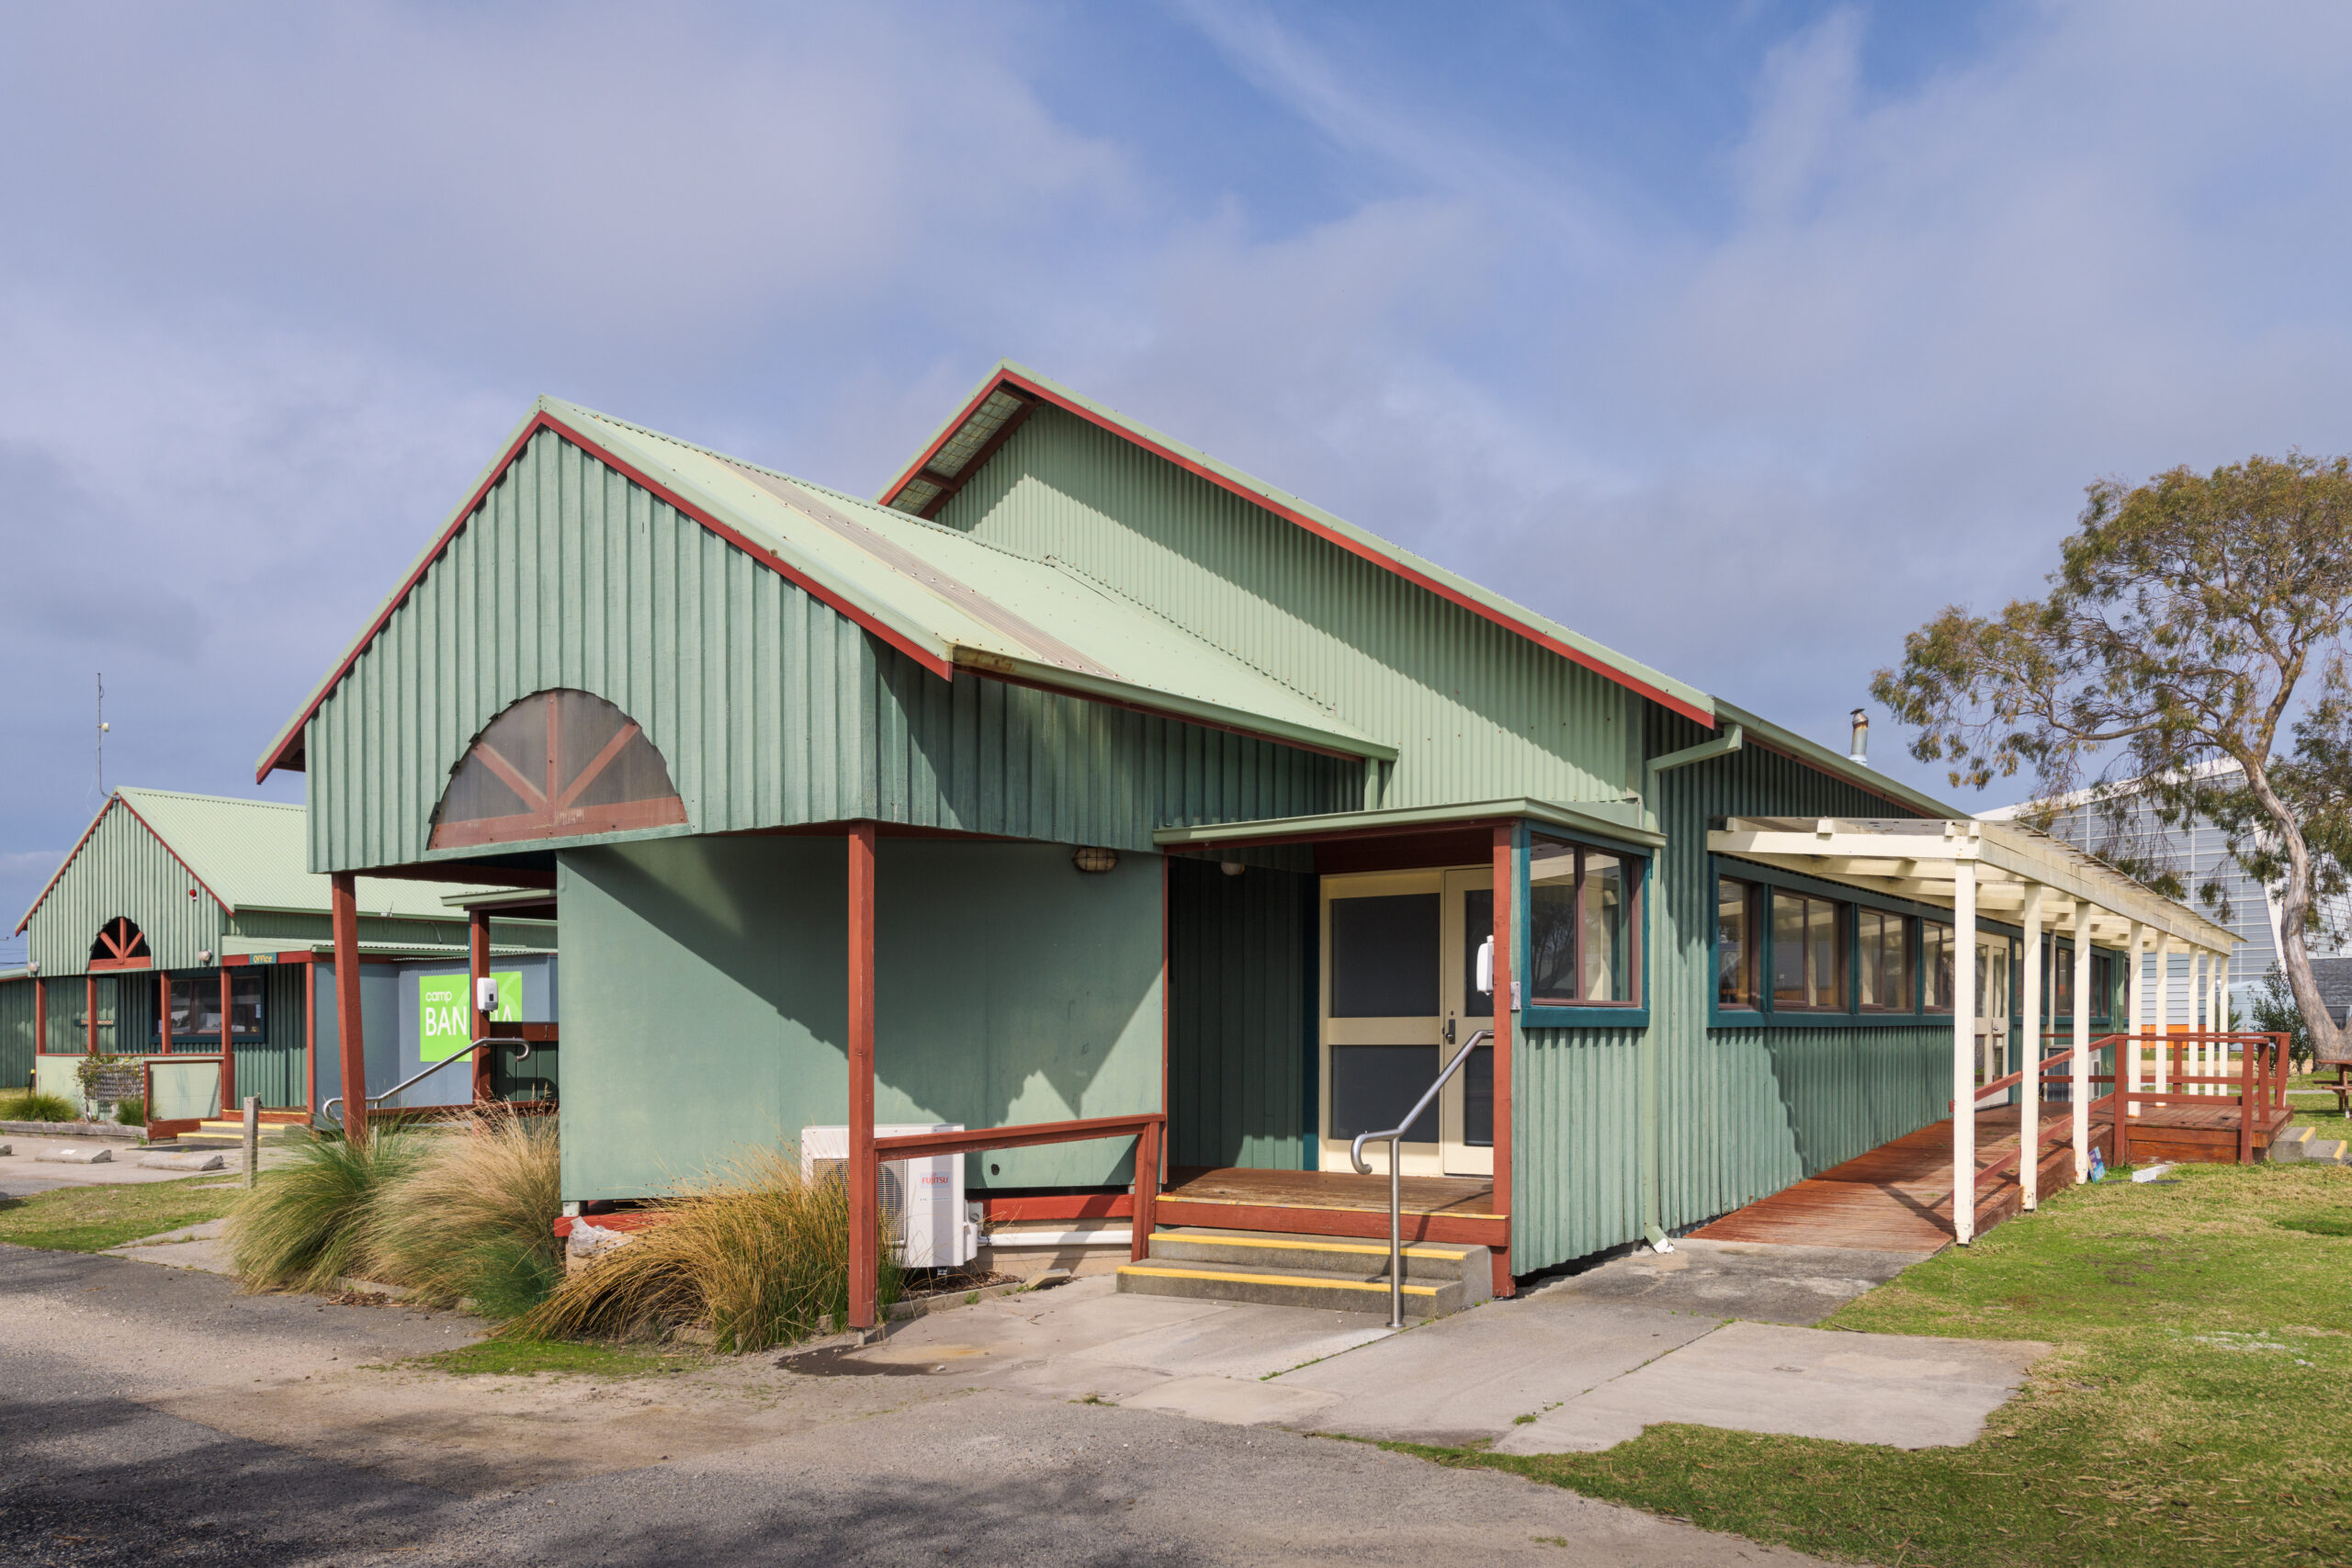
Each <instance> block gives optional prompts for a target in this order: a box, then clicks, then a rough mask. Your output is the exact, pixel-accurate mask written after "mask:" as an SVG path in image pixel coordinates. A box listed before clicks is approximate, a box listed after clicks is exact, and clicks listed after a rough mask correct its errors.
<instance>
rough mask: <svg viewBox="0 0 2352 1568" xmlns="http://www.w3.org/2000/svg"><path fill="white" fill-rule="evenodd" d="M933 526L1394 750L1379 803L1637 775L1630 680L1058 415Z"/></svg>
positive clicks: (1533, 790)
mask: <svg viewBox="0 0 2352 1568" xmlns="http://www.w3.org/2000/svg"><path fill="white" fill-rule="evenodd" d="M938 520H939V521H940V522H942V523H944V524H946V525H949V526H951V527H955V528H959V529H962V530H964V531H965V532H967V533H969V534H971V535H973V536H975V537H978V538H980V539H984V540H987V541H988V542H989V543H991V544H995V545H999V546H1001V547H1004V548H1007V549H1011V550H1014V551H1017V552H1018V553H1020V554H1022V555H1024V556H1027V557H1030V558H1042V557H1045V556H1048V555H1050V556H1052V557H1054V558H1057V559H1058V560H1060V561H1062V562H1064V563H1066V564H1068V565H1070V566H1073V567H1075V568H1077V569H1079V570H1081V571H1084V572H1086V573H1088V574H1089V575H1091V576H1092V577H1094V578H1096V579H1098V580H1099V581H1103V583H1105V584H1107V585H1108V586H1110V587H1112V588H1114V589H1115V590H1117V591H1118V592H1123V593H1125V594H1127V595H1128V596H1129V597H1131V598H1134V599H1136V600H1138V601H1140V602H1142V603H1143V604H1147V605H1149V606H1150V607H1151V608H1153V609H1155V610H1158V611H1159V613H1160V614H1162V615H1167V616H1168V617H1169V618H1170V619H1171V620H1173V621H1175V622H1176V623H1177V624H1178V625H1180V626H1185V627H1187V628H1188V629H1190V630H1192V631H1193V632H1195V633H1197V634H1198V635H1199V636H1201V637H1204V638H1206V639H1207V640H1208V641H1210V642H1213V643H1215V644H1216V645H1217V646H1218V647H1219V648H1222V649H1226V650H1227V651H1228V652H1231V653H1233V654H1235V655H1236V656H1237V657H1238V658H1240V659H1242V660H1246V661H1247V662H1249V663H1250V664H1251V665H1252V666H1254V667H1256V668H1257V669H1259V670H1261V671H1264V672H1265V673H1267V674H1268V675H1271V676H1272V677H1273V678H1274V679H1275V680H1278V681H1281V682H1283V683H1285V684H1287V685H1289V686H1291V687H1292V688H1294V689H1295V690H1297V691H1299V692H1302V693H1304V694H1306V695H1307V696H1308V697H1310V698H1312V699H1313V700H1315V701H1316V702H1318V703H1323V704H1326V705H1329V706H1330V707H1331V708H1332V709H1333V710H1334V711H1335V712H1337V713H1338V714H1339V716H1340V717H1341V718H1343V719H1345V720H1347V721H1348V722H1349V723H1351V724H1353V725H1355V726H1357V727H1358V728H1362V729H1363V730H1364V731H1366V732H1367V733H1369V734H1371V735H1374V736H1375V737H1377V738H1378V739H1383V740H1386V741H1389V742H1391V743H1393V744H1394V745H1396V746H1397V747H1398V748H1399V750H1400V751H1401V753H1402V754H1401V755H1400V757H1399V758H1398V760H1397V762H1396V764H1395V765H1394V768H1393V770H1392V772H1391V774H1390V776H1389V777H1388V779H1387V780H1386V782H1385V787H1384V790H1383V794H1382V797H1381V801H1380V804H1382V805H1384V806H1391V807H1408V806H1427V805H1436V804H1445V803H1450V802H1454V801H1464V800H1494V799H1498V798H1501V797H1504V796H1512V795H1532V796H1534V797H1536V798H1538V799H1545V800H1561V801H1576V800H1617V799H1622V798H1623V796H1624V795H1626V793H1627V792H1628V791H1631V790H1635V789H1638V788H1639V787H1640V782H1641V775H1640V762H1641V752H1640V744H1641V739H1642V738H1641V731H1640V726H1641V713H1642V710H1643V708H1644V707H1645V704H1644V703H1643V702H1642V700H1641V699H1639V698H1637V697H1635V696H1634V695H1633V694H1631V693H1629V692H1627V691H1626V690H1625V689H1624V688H1623V687H1622V686H1619V685H1617V684H1616V683H1615V682H1611V681H1609V680H1606V679H1604V678H1603V677H1601V676H1600V675H1598V674H1595V673H1594V672H1592V671H1589V670H1587V669H1585V668H1583V667H1582V666H1581V665H1577V664H1575V663H1572V662H1570V661H1569V660H1566V659H1563V658H1561V657H1560V656H1559V655H1557V654H1555V653H1550V652H1547V651H1545V650H1544V649H1540V648H1538V647H1536V646H1535V645H1534V644H1533V643H1532V642H1530V641H1528V640H1527V639H1526V638H1525V637H1522V636H1521V635H1520V634H1518V633H1516V632H1512V631H1508V630H1506V629H1504V628H1503V627H1501V626H1497V625H1495V624H1494V623H1493V622H1491V621H1488V620H1486V619H1484V618H1483V617H1481V616H1478V615H1474V614H1472V613H1471V612H1470V611H1468V610H1466V609H1464V608H1463V607H1461V606H1460V605H1457V604H1453V603H1452V602H1450V601H1448V600H1445V599H1442V598H1440V597H1439V596H1438V595H1436V594H1435V593H1432V592H1429V591H1428V590H1426V589H1423V588H1419V587H1416V586H1415V585H1413V584H1412V583H1409V582H1407V581H1404V580H1403V579H1402V578H1399V577H1397V575H1396V574H1395V573H1393V572H1390V571H1387V570H1384V569H1382V568H1379V567H1376V566H1374V565H1373V564H1372V563H1371V562H1369V561H1366V560H1364V559H1363V558H1360V557H1357V556H1354V555H1351V554H1350V553H1348V552H1347V551H1345V550H1342V549H1340V547H1338V546H1336V545H1332V544H1329V543H1327V542H1325V541H1324V540H1322V539H1320V538H1318V537H1317V536H1315V535H1312V534H1310V533H1308V532H1307V531H1306V529H1304V528H1302V527H1300V526H1298V525H1296V524H1294V523H1291V522H1289V521H1287V520H1285V519H1283V518H1280V517H1277V516H1275V515H1274V514H1273V513H1270V512H1267V511H1265V510H1264V509H1263V508H1261V507H1259V506H1255V505H1252V504H1251V503H1250V502H1246V501H1243V500H1242V499H1240V498H1239V497H1238V496H1236V495H1234V494H1232V493H1231V492H1230V491H1225V490H1221V489H1219V488H1218V487H1216V486H1215V485H1212V484H1210V483H1209V482H1208V481H1207V480H1205V479H1200V478H1198V477H1197V476H1195V475H1193V474H1190V473H1187V472H1185V471H1184V470H1183V469H1182V468H1177V467H1175V466H1174V465H1173V464H1171V463H1169V462H1167V461H1166V460H1164V459H1162V458H1159V457H1153V456H1152V455H1150V454H1149V453H1148V452H1145V451H1143V450H1142V449H1140V448H1138V447H1136V446H1134V445H1132V444H1131V443H1129V442H1127V441H1125V439H1123V438H1121V437H1119V436H1115V435H1113V434H1110V433H1109V432H1107V431H1104V430H1102V429H1099V428H1097V427H1096V426H1094V425H1092V424H1090V423H1086V422H1085V421H1083V420H1080V419H1079V418H1077V417H1076V416H1075V415H1072V414H1069V413H1066V412H1062V411H1061V410H1059V409H1054V408H1041V409H1039V410H1038V411H1037V412H1035V413H1034V414H1032V415H1031V416H1030V417H1029V419H1028V420H1027V421H1026V422H1025V423H1023V424H1022V426H1021V427H1020V429H1019V430H1018V431H1016V432H1015V433H1014V434H1013V435H1012V438H1011V439H1010V440H1008V441H1007V442H1006V443H1005V445H1004V446H1003V447H1002V448H1001V450H1000V451H999V452H998V453H997V454H996V456H994V457H991V458H990V459H989V464H988V466H987V468H984V469H983V470H982V471H981V472H980V473H979V474H978V476H976V477H975V478H974V479H973V480H972V482H971V483H970V484H968V485H967V486H966V487H965V488H964V489H963V490H962V491H958V492H957V493H956V497H955V498H954V499H953V500H952V501H950V502H948V503H947V505H946V506H945V507H944V508H943V509H942V510H941V512H940V514H939V518H938Z"/></svg>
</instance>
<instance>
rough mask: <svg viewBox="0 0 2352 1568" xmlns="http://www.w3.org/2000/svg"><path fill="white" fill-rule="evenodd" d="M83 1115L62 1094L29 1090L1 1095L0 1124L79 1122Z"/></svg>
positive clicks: (18, 1090) (19, 1090)
mask: <svg viewBox="0 0 2352 1568" xmlns="http://www.w3.org/2000/svg"><path fill="white" fill-rule="evenodd" d="M81 1119H82V1113H81V1112H80V1111H76V1110H74V1102H73V1101H72V1100H67V1099H66V1098H65V1097H64V1096H63V1095H60V1094H39V1093H36V1092H34V1091H33V1090H31V1089H17V1090H15V1091H13V1092H11V1093H7V1094H0V1122H79V1121H80V1120H81Z"/></svg>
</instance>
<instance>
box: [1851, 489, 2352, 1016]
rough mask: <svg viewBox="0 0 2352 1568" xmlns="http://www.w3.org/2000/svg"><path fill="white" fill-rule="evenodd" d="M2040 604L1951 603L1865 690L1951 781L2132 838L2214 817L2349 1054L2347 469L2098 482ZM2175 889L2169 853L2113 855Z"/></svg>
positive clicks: (2300, 997)
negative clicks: (2328, 972)
mask: <svg viewBox="0 0 2352 1568" xmlns="http://www.w3.org/2000/svg"><path fill="white" fill-rule="evenodd" d="M2087 496H2088V500H2087V502H2086V504H2085V506H2084V508H2083V512H2082V516H2081V518H2080V522H2079V526H2078V527H2077V528H2076V530H2075V533H2074V535H2073V536H2071V537H2069V538H2068V539H2067V540H2066V541H2065V542H2064V547H2063V553H2062V556H2061V558H2060V562H2059V566H2058V570H2056V571H2054V572H2052V574H2051V575H2050V577H2049V578H2048V579H2047V582H2048V585H2049V590H2050V592H2048V593H2047V594H2046V595H2045V596H2044V597H2042V598H2040V599H2031V600H2019V601H2017V602H2015V603H2013V604H2009V605H2007V607H2005V608H2004V609H2002V610H2001V611H2000V613H1999V614H1997V615H1989V616H1978V615H1972V614H1970V613H1969V612H1968V611H1967V610H1965V609H1962V608H1960V607H1958V606H1951V607H1947V608H1946V609H1945V610H1944V611H1943V612H1942V613H1941V614H1939V615H1937V616H1936V617H1935V618H1934V619H1933V620H1931V621H1930V622H1928V625H1927V626H1924V627H1922V628H1921V629H1919V630H1918V631H1916V632H1914V633H1912V634H1910V636H1908V637H1905V639H1904V659H1903V663H1902V666H1901V668H1899V669H1896V670H1882V671H1879V672H1878V676H1877V678H1876V679H1875V680H1874V681H1873V682H1871V691H1872V693H1873V694H1875V695H1876V696H1877V697H1878V699H1879V700H1880V701H1881V702H1883V703H1884V704H1885V705H1887V706H1888V707H1889V708H1890V709H1891V710H1893V712H1894V716H1896V717H1897V718H1899V719H1901V720H1903V721H1905V722H1906V723H1908V724H1911V725H1915V726H1917V728H1918V729H1919V735H1918V737H1917V739H1916V740H1915V741H1914V742H1913V743H1912V747H1911V750H1912V754H1913V755H1914V756H1916V757H1918V758H1920V759H1921V760H1922V761H1935V760H1941V761H1945V762H1947V763H1948V764H1949V766H1950V769H1951V782H1952V784H1953V785H1954V787H1956V788H1958V787H1966V788H1982V787H1984V786H1985V784H1989V783H1990V782H1991V781H1992V780H1994V779H1995V778H1997V777H2007V776H2009V775H2012V774H2016V773H2020V772H2030V773H2031V774H2032V775H2033V778H2034V785H2035V790H2036V793H2037V795H2038V796H2039V798H2041V800H2043V801H2045V802H2047V801H2051V800H2053V799H2055V798H2056V797H2058V796H2060V795H2065V794H2067V793H2069V792H2073V791H2075V790H2087V791H2088V793H2089V795H2090V796H2091V798H2092V799H2093V801H2094V802H2095V803H2097V806H2098V809H2099V811H2100V812H2101V814H2102V815H2103V816H2104V817H2105V818H2107V819H2108V820H2109V822H2110V823H2113V824H2120V822H2121V821H2122V820H2123V819H2124V818H2125V817H2126V815H2127V814H2128V813H2129V812H2130V811H2131V809H2132V807H2135V806H2143V805H2144V806H2145V807H2148V808H2150V809H2151V810H2152V811H2153V812H2154V815H2155V817H2156V819H2157V820H2158V821H2159V822H2161V823H2163V824H2165V825H2167V826H2178V825H2181V824H2185V823H2187V822H2188V821H2189V820H2191V819H2192V818H2197V817H2204V818H2210V819H2211V821H2212V822H2214V823H2215V824H2216V825H2217V826H2218V827H2220V828H2221V829H2222V832H2223V833H2224V834H2225V835H2226V836H2227V837H2228V840H2229V843H2230V848H2231V851H2232V852H2233V854H2234V855H2235V856H2236V858H2237V859H2238V861H2239V863H2241V864H2243V865H2244V866H2245V869H2246V870H2247V872H2248V873H2249V874H2252V875H2253V876H2255V877H2256V878H2258V879H2260V880H2261V881H2262V882H2264V883H2265V884H2266V885H2267V886H2270V887H2272V888H2273V889H2275V890H2276V891H2277V893H2278V898H2279V914H2280V927H2281V931H2280V934H2281V937H2282V939H2283V941H2282V947H2283V952H2282V953H2281V958H2282V961H2283V963H2282V967H2283V968H2284V971H2285V974H2286V977H2287V983H2288V985H2289V987H2290V989H2291V991H2292V992H2293V995H2294V998H2295V1002H2296V1006H2297V1008H2298V1010H2300V1011H2301V1013H2302V1015H2303V1017H2304V1019H2305V1021H2306V1023H2307V1025H2308V1027H2309V1028H2310V1032H2311V1037H2312V1043H2313V1044H2314V1045H2315V1046H2316V1047H2317V1050H2318V1054H2319V1055H2320V1057H2321V1058H2322V1059H2323V1060H2329V1061H2335V1060H2345V1059H2352V1043H2347V1039H2346V1034H2345V1032H2343V1031H2340V1030H2338V1029H2337V1028H2336V1027H2335V1024H2334V1022H2333V1021H2331V1020H2330V1019H2329V1018H2328V1016H2327V1013H2326V1010H2325V1009H2324V1007H2323V1006H2322V1005H2321V1002H2320V998H2319V992H2318V987H2316V986H2315V985H2314V984H2313V982H2312V976H2311V964H2310V959H2309V953H2308V947H2307V940H2306V939H2307V937H2308V936H2309V935H2310V934H2311V933H2312V931H2315V930H2316V929H2317V928H2318V925H2319V922H2320V919H2321V913H2320V911H2321V910H2322V909H2323V908H2324V907H2325V901H2326V899H2327V897H2328V896H2329V895H2331V894H2335V893H2338V892H2341V891H2342V890H2343V888H2344V887H2345V886H2346V874H2345V868H2346V864H2347V863H2352V812H2347V808H2346V802H2347V799H2352V663H2348V662H2347V652H2348V651H2352V649H2347V645H2346V630H2347V622H2352V458H2343V457H2338V458H2335V459H2333V460H2331V461H2322V460H2320V459H2317V458H2312V457H2305V456H2302V455H2301V454H2300V453H2290V455H2289V456H2288V457H2285V458H2283V459H2279V458H2270V457H2250V458H2248V459H2247V460H2246V461H2245V462H2244V463H2239V464H2234V465H2233V466H2231V467H2228V468H2217V469H2215V470H2214V471H2213V472H2211V473H2210V474H2197V473H2194V472H2191V471H2190V470H2188V468H2175V469H2173V470H2171V471H2170V472H2168V473H2163V474H2158V475H2156V476H2155V477H2154V479H2149V480H2148V481H2147V482H2146V483H2144V484H2139V485H2131V484H2127V483H2125V482H2124V481H2122V480H2120V479H2103V480H2100V481H2099V482H2098V483H2096V484H2094V485H2092V486H2090V487H2089V489H2088V491H2087ZM2102 848H2103V849H2105V850H2106V851H2107V852H2108V853H2109V858H2110V859H2113V860H2115V861H2117V862H2118V863H2119V864H2120V866H2121V868H2122V869H2124V870H2125V871H2128V872H2131V873H2132V874H2135V875H2139V876H2141V877H2142V878H2143V880H2145V881H2147V882H2149V883H2150V884H2151V885H2152V886H2155V887H2157V888H2158V889H2159V890H2160V891H2163V892H2165V893H2167V894H2169V895H2170V896H2172V897H2186V896H2188V894H2189V893H2190V892H2192V891H2193V892H2194V893H2195V894H2196V895H2197V896H2198V897H2201V898H2202V899H2203V900H2204V901H2205V902H2206V903H2207V905H2208V906H2209V907H2211V908H2214V909H2215V910H2216V912H2217V913H2220V914H2222V916H2223V917H2224V918H2226V916H2227V914H2228V909H2227V906H2226V901H2225V899H2224V897H2223V896H2222V889H2221V888H2220V887H2219V886H2205V887H2201V888H2198V889H2194V890H2191V889H2188V888H2187V887H2186V886H2184V885H2183V880H2182V878H2181V876H2180V874H2179V869H2178V868H2177V867H2176V866H2173V865H2170V864H2168V863H2165V861H2164V858H2163V856H2162V855H2161V853H2159V852H2154V850H2153V849H2143V848H2139V847H2135V846H2133V845H2131V844H2130V843H2129V842H2128V841H2126V842H2122V843H2120V845H2118V846H2116V847H2109V846H2102Z"/></svg>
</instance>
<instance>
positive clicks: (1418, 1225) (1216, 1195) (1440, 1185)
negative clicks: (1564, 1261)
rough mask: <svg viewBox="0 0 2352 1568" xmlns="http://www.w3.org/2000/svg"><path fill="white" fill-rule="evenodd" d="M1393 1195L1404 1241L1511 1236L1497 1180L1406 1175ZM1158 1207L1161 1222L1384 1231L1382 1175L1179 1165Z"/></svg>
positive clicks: (1299, 1231)
mask: <svg viewBox="0 0 2352 1568" xmlns="http://www.w3.org/2000/svg"><path fill="white" fill-rule="evenodd" d="M1398 1196H1399V1198H1400V1199H1401V1201H1402V1204H1403V1209H1404V1232H1405V1239H1406V1240H1408V1241H1436V1242H1460V1243H1466V1244H1469V1245H1472V1246H1477V1247H1500V1246H1502V1245H1504V1244H1505V1243H1506V1242H1507V1241H1508V1240H1509V1239H1510V1216H1509V1215H1507V1214H1503V1213H1497V1212H1496V1209H1495V1185H1494V1183H1493V1182H1492V1181H1489V1180H1487V1179H1485V1178H1483V1177H1454V1176H1408V1177H1406V1178H1405V1179H1404V1180H1403V1182H1402V1183H1401V1184H1400V1190H1399V1193H1398ZM1157 1208H1158V1216H1157V1217H1158V1219H1159V1224H1163V1225H1213V1226H1216V1227H1218V1228H1220V1229H1225V1230H1255V1231H1283V1232H1288V1233H1291V1234H1294V1235H1346V1236H1381V1237H1385V1236H1386V1235H1388V1178H1386V1177H1385V1176H1358V1175H1356V1174H1355V1173H1353V1172H1352V1171H1329V1170H1242V1169H1238V1168H1231V1167H1222V1168H1215V1169H1205V1168H1199V1167H1178V1168H1175V1169H1173V1170H1170V1172H1169V1173H1168V1185H1167V1187H1166V1188H1165V1189H1163V1190H1161V1192H1160V1194H1159V1203H1158V1205H1157Z"/></svg>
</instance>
